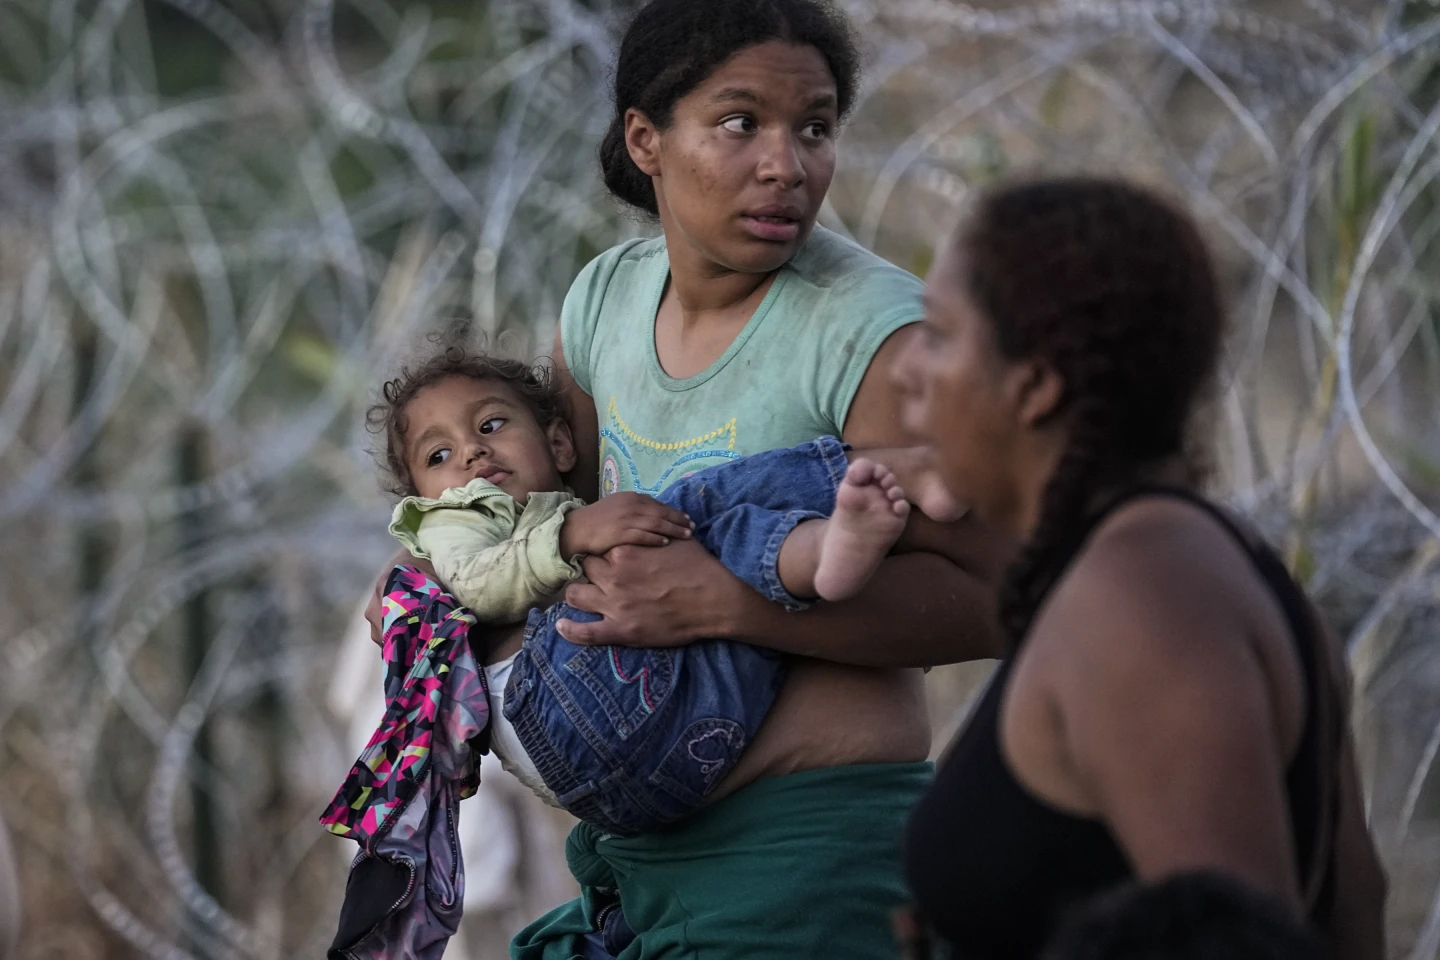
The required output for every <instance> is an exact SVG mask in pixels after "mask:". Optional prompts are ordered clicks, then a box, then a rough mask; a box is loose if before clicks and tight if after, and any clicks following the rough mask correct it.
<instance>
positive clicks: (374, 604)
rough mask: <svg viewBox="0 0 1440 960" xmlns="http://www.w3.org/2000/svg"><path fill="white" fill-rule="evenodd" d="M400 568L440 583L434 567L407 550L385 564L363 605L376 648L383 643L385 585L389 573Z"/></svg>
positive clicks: (388, 579) (388, 580)
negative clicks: (414, 569) (409, 569)
mask: <svg viewBox="0 0 1440 960" xmlns="http://www.w3.org/2000/svg"><path fill="white" fill-rule="evenodd" d="M400 566H405V567H415V568H416V569H418V570H420V571H421V572H423V573H424V574H425V575H426V576H427V577H429V578H430V579H432V580H434V581H435V582H436V583H439V582H440V577H439V575H438V574H436V573H435V567H434V566H433V565H432V564H431V563H430V561H429V560H421V559H420V558H419V557H416V556H412V555H411V554H410V551H408V550H401V551H400V552H399V553H397V554H395V556H394V557H392V558H391V559H390V562H389V563H387V564H385V569H384V570H382V571H380V576H379V577H378V578H377V579H376V581H375V589H374V590H371V591H370V602H369V603H367V604H365V622H366V623H368V624H370V639H371V641H373V642H374V644H375V646H377V647H378V646H382V645H383V644H384V642H385V611H384V608H383V604H382V601H383V600H384V599H385V585H386V584H387V583H389V582H390V572H391V571H392V570H394V569H395V568H396V567H400Z"/></svg>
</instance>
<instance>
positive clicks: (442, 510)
mask: <svg viewBox="0 0 1440 960" xmlns="http://www.w3.org/2000/svg"><path fill="white" fill-rule="evenodd" d="M580 506H584V501H582V500H580V499H578V498H576V497H574V496H573V495H571V494H570V493H569V492H568V491H546V492H540V493H532V494H530V496H529V498H528V499H527V501H526V503H525V505H524V506H521V505H520V504H519V503H517V502H516V501H515V499H514V498H513V497H511V496H510V495H509V494H507V493H505V492H504V491H503V490H501V489H500V488H499V487H497V486H495V484H493V483H491V482H490V481H488V480H479V479H476V480H471V481H470V482H469V483H468V484H466V485H465V486H463V487H452V488H450V489H449V490H446V491H445V492H444V493H442V494H441V495H440V496H439V497H436V498H431V497H406V498H405V499H404V500H401V501H400V502H399V503H398V504H396V506H395V513H394V515H393V516H392V518H391V521H390V533H391V534H392V535H394V537H395V538H396V539H397V540H399V541H400V542H401V543H402V544H403V545H404V546H405V548H406V549H407V550H409V551H410V552H411V553H412V554H413V555H415V556H416V557H419V558H421V559H426V560H429V561H431V562H432V563H433V564H434V565H435V572H436V573H437V574H439V576H440V579H441V580H442V581H444V583H445V584H446V586H448V587H449V588H450V592H451V593H452V594H453V595H454V596H455V597H456V598H457V599H459V601H460V602H461V603H462V604H464V605H465V606H466V607H468V608H469V609H470V611H471V612H472V613H474V614H475V616H476V618H477V619H479V620H480V621H481V622H482V623H514V622H516V621H519V620H523V619H524V618H525V614H526V612H527V611H529V610H530V608H532V607H535V606H539V605H542V604H544V603H545V602H547V601H548V600H549V599H550V598H551V597H552V596H554V594H555V593H556V592H557V591H558V590H559V589H560V588H561V587H563V586H564V585H565V584H566V583H568V582H569V581H571V580H573V579H575V578H576V577H578V576H580V573H581V571H580V565H579V562H578V560H577V558H574V557H571V558H568V559H567V558H566V557H563V556H561V554H560V527H561V525H562V524H563V523H564V522H565V515H566V514H567V513H569V512H570V511H571V510H574V509H575V508H576V507H580Z"/></svg>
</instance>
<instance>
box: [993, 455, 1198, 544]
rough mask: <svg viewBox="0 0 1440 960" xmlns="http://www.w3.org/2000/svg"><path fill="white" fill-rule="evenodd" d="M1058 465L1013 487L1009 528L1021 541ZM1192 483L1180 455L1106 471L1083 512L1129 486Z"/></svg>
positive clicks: (1030, 528) (1192, 476) (1037, 517)
mask: <svg viewBox="0 0 1440 960" xmlns="http://www.w3.org/2000/svg"><path fill="white" fill-rule="evenodd" d="M1058 462H1059V461H1058V456H1057V458H1056V459H1055V460H1054V461H1053V462H1052V463H1051V464H1050V467H1049V469H1047V470H1044V471H1037V472H1036V473H1035V474H1032V482H1030V483H1028V484H1027V483H1026V482H1025V481H1024V480H1023V479H1022V480H1021V481H1020V482H1019V483H1018V484H1017V486H1018V487H1019V488H1020V489H1019V490H1018V491H1017V492H1018V493H1019V495H1020V496H1019V498H1018V499H1019V501H1020V502H1019V503H1018V504H1017V509H1016V511H1015V517H1014V519H1013V522H1012V524H1010V526H1011V527H1012V529H1013V532H1014V533H1016V534H1017V535H1018V536H1019V537H1021V538H1022V539H1028V538H1029V537H1031V536H1033V535H1034V533H1035V529H1036V527H1037V526H1039V523H1040V515H1041V512H1042V510H1043V507H1044V499H1045V490H1046V488H1047V486H1048V484H1049V480H1050V477H1051V475H1052V474H1053V473H1054V470H1055V466H1057V465H1058ZM1195 482H1196V481H1195V469H1194V467H1193V466H1192V465H1191V464H1190V463H1189V462H1188V461H1187V460H1186V459H1185V458H1184V457H1183V456H1171V457H1166V458H1164V459H1163V460H1153V461H1150V462H1147V463H1139V464H1135V465H1133V466H1129V467H1124V468H1116V469H1114V470H1111V471H1107V472H1106V474H1105V475H1104V477H1103V478H1102V479H1101V480H1100V481H1099V482H1098V483H1096V484H1095V486H1094V487H1093V489H1091V490H1090V493H1089V497H1088V501H1087V503H1086V506H1085V509H1088V510H1098V509H1100V508H1101V507H1103V506H1104V505H1105V504H1106V503H1108V502H1109V501H1110V500H1111V499H1112V498H1113V497H1115V496H1117V495H1119V494H1120V493H1122V492H1123V491H1125V490H1128V489H1131V488H1132V487H1143V486H1163V487H1184V488H1190V487H1193V486H1195Z"/></svg>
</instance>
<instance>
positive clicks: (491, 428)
mask: <svg viewBox="0 0 1440 960" xmlns="http://www.w3.org/2000/svg"><path fill="white" fill-rule="evenodd" d="M504 424H505V418H504V417H491V418H490V419H489V420H486V421H485V422H484V423H482V424H480V432H481V433H494V432H495V431H496V430H499V429H500V428H501V427H502V426H504Z"/></svg>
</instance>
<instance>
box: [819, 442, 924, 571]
mask: <svg viewBox="0 0 1440 960" xmlns="http://www.w3.org/2000/svg"><path fill="white" fill-rule="evenodd" d="M909 513H910V504H909V503H908V502H906V500H905V491H904V490H902V489H900V484H899V482H898V481H896V479H895V474H894V473H892V472H891V471H890V468H889V467H886V466H883V465H881V464H878V463H875V462H874V461H873V460H866V459H864V458H860V459H857V460H855V461H854V462H853V463H851V464H850V469H849V470H848V471H846V473H845V479H844V480H842V481H841V482H840V489H839V490H837V491H836V493H835V512H834V513H833V514H832V515H831V516H830V520H829V522H828V523H826V524H825V528H824V533H823V535H822V537H821V539H820V558H819V563H818V564H817V566H816V568H815V592H816V593H817V594H819V595H820V596H821V597H822V598H823V599H826V600H844V599H845V598H846V597H852V596H854V595H855V594H857V593H859V592H860V589H861V588H862V587H864V586H865V584H866V583H867V582H868V581H869V580H870V577H871V576H873V575H874V573H875V569H876V568H877V567H879V566H880V561H881V560H883V559H885V555H886V554H887V553H889V552H890V548H891V547H893V546H894V545H895V541H896V540H897V539H899V537H900V533H901V531H903V530H904V529H905V518H906V516H908V515H909Z"/></svg>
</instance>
